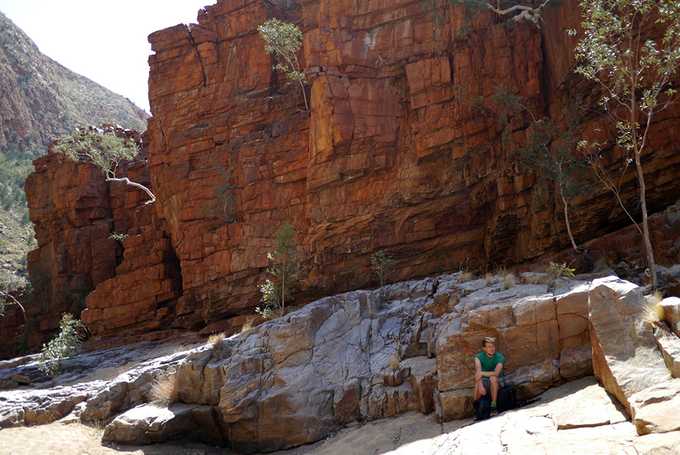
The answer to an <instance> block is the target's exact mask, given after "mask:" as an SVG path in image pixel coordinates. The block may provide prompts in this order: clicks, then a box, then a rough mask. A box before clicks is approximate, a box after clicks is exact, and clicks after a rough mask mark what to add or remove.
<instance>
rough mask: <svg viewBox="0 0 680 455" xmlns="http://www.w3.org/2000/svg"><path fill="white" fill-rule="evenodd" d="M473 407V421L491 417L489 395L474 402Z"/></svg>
mask: <svg viewBox="0 0 680 455" xmlns="http://www.w3.org/2000/svg"><path fill="white" fill-rule="evenodd" d="M473 406H474V409H475V420H486V419H488V418H489V417H491V398H490V397H489V394H486V395H484V396H483V397H481V398H480V399H479V400H477V401H475V402H474V403H473Z"/></svg>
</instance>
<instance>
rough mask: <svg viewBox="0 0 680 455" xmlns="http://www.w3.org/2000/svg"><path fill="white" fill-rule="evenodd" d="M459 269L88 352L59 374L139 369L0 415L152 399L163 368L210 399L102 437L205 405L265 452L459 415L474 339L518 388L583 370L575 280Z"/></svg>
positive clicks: (173, 422) (19, 417)
mask: <svg viewBox="0 0 680 455" xmlns="http://www.w3.org/2000/svg"><path fill="white" fill-rule="evenodd" d="M465 278H466V277H465V276H464V275H463V274H453V275H442V276H439V277H436V278H429V279H425V280H421V281H411V282H404V283H398V284H394V285H389V286H386V287H384V288H381V289H378V290H373V291H354V292H350V293H346V294H341V295H337V296H334V297H328V298H324V299H321V300H318V301H316V302H313V303H311V304H309V305H307V306H305V307H303V308H301V309H299V310H297V311H294V312H292V313H290V314H288V315H286V316H284V317H282V318H279V319H276V320H272V321H270V322H267V323H265V324H262V325H260V326H257V327H255V328H253V329H251V330H250V331H247V332H244V333H242V334H239V335H237V336H234V337H231V338H228V339H225V340H224V341H220V342H217V343H216V344H214V345H204V346H201V347H198V348H194V349H190V350H183V351H180V352H177V353H176V354H174V355H173V356H171V357H160V358H158V359H154V360H153V361H152V362H149V361H148V360H145V359H148V358H149V355H150V354H149V352H148V348H144V346H142V348H136V347H131V348H130V349H129V350H126V349H125V348H118V349H113V350H108V351H101V352H99V353H93V354H86V355H84V356H82V357H77V358H76V359H74V360H71V361H68V362H67V363H66V364H65V365H64V371H65V373H64V374H65V375H66V377H67V378H68V376H69V374H71V373H70V372H72V371H73V370H75V371H80V370H81V369H82V368H83V367H84V366H86V365H92V364H93V362H98V363H100V364H102V365H115V364H120V363H121V362H122V359H121V356H124V358H127V359H131V358H139V360H138V361H139V366H135V367H133V368H130V369H129V371H127V372H125V373H122V374H119V375H118V376H116V377H114V378H111V379H110V380H109V381H108V382H103V381H91V380H88V379H87V376H85V377H82V373H79V374H76V376H75V377H73V378H72V379H71V380H70V382H69V383H65V382H64V381H63V380H62V379H58V381H59V382H58V386H56V387H53V388H51V389H49V390H48V391H46V392H43V393H40V394H39V393H38V391H36V390H24V391H21V392H19V393H17V392H11V391H10V392H0V400H2V401H4V402H5V403H8V404H10V406H8V407H7V408H6V410H5V412H4V414H5V417H4V419H3V420H4V422H5V425H16V424H22V423H30V422H31V420H30V418H29V420H26V415H27V413H26V410H31V413H32V414H40V415H42V416H43V417H42V419H43V421H44V422H48V421H50V419H51V420H55V419H58V418H61V417H63V416H64V415H65V414H68V413H69V412H71V411H72V410H74V409H76V412H77V415H78V416H79V417H80V419H81V420H83V421H85V422H102V421H107V420H109V419H111V418H112V417H114V416H116V415H117V414H120V413H122V412H124V411H126V410H128V409H131V408H132V407H134V406H136V405H139V404H142V403H144V402H145V401H151V396H150V389H151V386H152V383H153V381H154V380H155V379H156V378H158V377H160V376H163V375H165V376H167V375H170V376H171V377H172V378H174V379H173V385H174V387H175V392H176V396H177V399H178V400H179V402H181V403H185V404H190V405H200V406H203V407H207V408H203V407H201V408H200V409H199V408H196V409H199V410H200V412H198V411H196V409H194V408H193V407H191V406H189V407H181V410H180V409H179V408H177V413H174V411H173V412H167V411H161V410H159V409H157V408H158V406H157V405H154V406H145V407H140V408H135V409H133V410H131V411H129V412H127V413H124V414H123V415H122V416H120V417H118V418H116V419H115V420H114V422H113V423H112V424H111V425H112V427H111V429H108V430H107V431H106V439H107V440H111V441H116V442H128V443H129V442H135V443H150V442H154V441H159V440H162V439H164V438H166V437H171V436H176V435H178V434H179V433H183V432H185V430H186V431H189V430H187V428H189V427H191V425H192V424H190V423H191V422H194V423H195V421H196V419H197V417H196V412H198V414H200V415H201V416H205V415H206V414H205V412H204V411H205V410H206V409H213V410H214V416H215V422H217V424H216V425H218V427H219V432H213V431H211V432H210V434H212V435H213V436H214V435H219V436H220V438H221V441H222V442H227V441H228V443H229V444H230V445H231V446H233V447H235V448H237V449H238V450H243V451H255V450H276V449H279V448H285V447H292V446H297V445H302V444H307V443H311V442H314V441H317V440H319V439H322V438H324V437H325V436H326V435H328V434H329V433H331V432H333V431H335V430H337V429H339V428H341V427H342V426H344V425H346V424H350V423H352V422H355V421H363V420H374V419H379V418H384V417H393V416H396V415H399V414H403V413H406V412H410V411H417V412H421V413H424V414H428V413H432V412H433V411H435V410H436V415H437V416H438V418H439V419H441V420H450V419H452V418H460V417H465V416H468V415H470V412H471V406H470V395H471V391H470V388H469V386H470V385H471V384H470V381H471V376H472V371H471V366H472V362H471V357H472V355H473V354H474V352H476V351H477V350H478V349H479V346H478V345H479V341H480V340H481V337H482V336H484V335H489V334H493V335H496V336H497V337H498V339H499V348H500V349H501V350H502V351H503V352H504V353H505V354H506V355H507V357H508V362H507V373H508V374H507V379H508V381H509V382H512V383H514V384H516V385H517V387H518V389H519V390H520V391H521V395H522V397H523V398H528V397H533V396H536V395H538V394H540V393H541V392H543V391H545V390H546V389H547V388H549V387H551V386H553V385H555V384H558V383H560V382H564V381H567V380H571V379H574V378H576V377H581V376H586V375H588V374H590V372H591V367H590V362H589V357H590V350H589V348H588V345H587V343H588V339H589V336H588V326H587V324H583V323H580V325H579V324H577V323H575V322H574V321H571V322H570V321H569V318H570V317H572V318H582V319H583V320H586V318H587V313H585V311H586V309H587V294H588V286H587V284H586V283H578V282H562V283H561V285H560V286H558V287H557V288H556V289H555V290H554V291H549V290H548V285H546V284H525V283H519V284H517V285H514V286H512V287H510V288H506V286H505V285H504V283H503V280H502V279H501V278H500V277H495V278H489V279H486V280H485V279H477V280H472V281H464V279H465ZM528 279H531V281H532V282H536V281H540V280H546V276H545V275H540V274H528V275H526V276H524V277H523V280H525V281H526V280H528ZM555 286H557V284H556V285H555ZM562 327H563V328H562ZM69 362H71V363H69ZM35 368H36V367H35V364H31V363H29V364H27V365H23V366H15V365H12V366H10V365H8V368H7V370H6V373H5V374H4V375H2V370H0V382H1V381H2V380H3V378H5V379H4V380H5V381H6V382H7V381H10V382H11V381H13V380H14V379H12V378H18V377H26V378H33V379H32V380H29V381H28V382H32V383H36V384H38V383H39V382H40V381H41V380H45V378H42V379H41V378H40V377H36V376H35V374H34V373H32V372H33V371H35ZM76 379H77V380H76ZM15 382H16V381H15ZM9 386H11V384H10V385H9ZM36 394H38V395H42V398H41V399H36ZM3 395H4V396H3ZM3 398H4V400H3ZM74 400H75V401H74ZM80 402H83V404H82V405H78V404H79V403H80ZM77 405H78V406H77ZM54 409H56V410H58V412H53V410H54ZM172 409H175V408H171V410H172ZM180 411H181V412H180ZM206 412H207V411H206ZM147 427H148V428H147ZM151 427H153V428H151Z"/></svg>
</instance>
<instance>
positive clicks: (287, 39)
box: [257, 19, 305, 82]
mask: <svg viewBox="0 0 680 455" xmlns="http://www.w3.org/2000/svg"><path fill="white" fill-rule="evenodd" d="M257 31H258V32H260V36H261V37H262V39H263V40H264V43H265V45H264V49H265V51H267V53H268V54H270V55H273V56H275V57H276V58H277V59H278V60H279V61H278V63H277V64H276V65H275V66H274V69H276V70H278V71H281V72H283V73H284V74H286V76H288V78H289V79H290V80H292V81H296V82H302V81H304V80H305V73H304V72H302V71H301V69H300V62H299V60H298V58H297V53H298V51H299V50H300V48H301V47H302V31H301V30H300V28H299V27H298V26H297V25H295V24H292V23H290V22H283V21H281V20H279V19H269V20H268V21H267V22H265V23H264V24H262V25H260V26H259V27H257Z"/></svg>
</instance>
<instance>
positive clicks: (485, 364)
mask: <svg viewBox="0 0 680 455" xmlns="http://www.w3.org/2000/svg"><path fill="white" fill-rule="evenodd" d="M475 357H477V358H478V359H479V363H481V364H482V371H494V370H495V369H496V365H498V364H499V363H505V357H503V354H501V353H500V352H496V353H495V354H494V355H492V356H491V357H489V356H488V355H486V352H484V351H482V352H480V353H478V354H477V355H476V356H475Z"/></svg>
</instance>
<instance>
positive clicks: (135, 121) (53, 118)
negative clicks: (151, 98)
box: [0, 12, 148, 274]
mask: <svg viewBox="0 0 680 455" xmlns="http://www.w3.org/2000/svg"><path fill="white" fill-rule="evenodd" d="M0 94H1V96H0V272H1V271H3V270H4V271H9V272H11V273H18V274H23V271H24V269H25V265H24V258H25V255H26V252H27V251H28V250H29V249H30V243H31V242H32V238H33V235H32V233H31V228H30V223H29V221H28V212H27V209H26V197H25V195H24V190H23V183H24V180H25V178H26V176H27V175H28V174H29V173H30V172H31V170H32V166H31V161H32V160H33V159H34V158H36V157H38V156H40V155H41V154H44V153H45V152H46V150H47V145H48V144H49V143H50V142H51V141H52V139H54V138H55V137H57V136H59V135H61V134H64V133H66V132H69V131H71V130H73V128H75V127H77V126H80V125H91V124H97V125H98V124H101V123H116V124H119V125H121V126H123V127H126V128H133V129H136V130H140V131H144V130H145V129H146V120H147V118H148V115H147V114H146V112H144V111H143V110H142V109H140V108H139V107H137V106H135V105H134V104H133V103H132V101H130V100H129V99H127V98H125V97H123V96H121V95H118V94H116V93H113V92H112V91H110V90H108V89H106V88H104V87H102V86H101V85H99V84H97V83H95V82H93V81H91V80H89V79H87V78H86V77H83V76H81V75H79V74H76V73H74V72H73V71H70V70H69V69H67V68H65V67H63V66H62V65H60V64H59V63H57V62H55V61H54V60H52V59H51V58H49V57H47V56H45V55H43V54H42V53H41V52H40V50H39V49H38V47H37V46H36V45H35V43H34V42H33V41H32V40H31V39H30V38H29V37H28V36H27V35H26V34H25V33H24V32H23V31H22V30H21V29H20V28H19V27H17V26H16V25H15V24H14V23H13V22H12V21H11V20H9V19H8V18H7V17H6V16H5V15H4V14H2V13H1V12H0Z"/></svg>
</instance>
